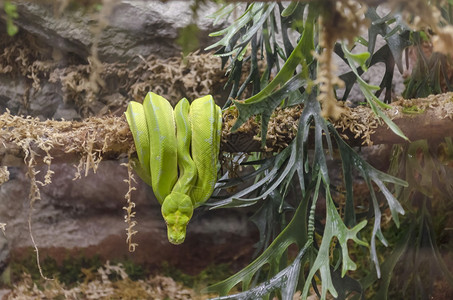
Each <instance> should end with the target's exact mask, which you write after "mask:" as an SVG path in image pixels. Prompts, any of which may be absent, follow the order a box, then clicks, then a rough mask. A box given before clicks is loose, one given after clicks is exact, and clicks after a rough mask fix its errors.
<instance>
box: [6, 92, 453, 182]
mask: <svg viewBox="0 0 453 300" xmlns="http://www.w3.org/2000/svg"><path fill="white" fill-rule="evenodd" d="M413 107H417V110H416V113H413V111H414V109H413ZM302 109H303V106H295V107H291V108H286V109H277V110H276V111H275V114H274V115H273V116H272V117H271V120H270V124H269V130H268V135H267V146H266V149H265V151H279V150H282V149H283V148H285V147H286V146H287V145H288V144H289V143H290V141H291V140H292V139H293V138H294V136H295V134H296V132H297V120H298V118H299V116H300V113H301V111H302ZM386 114H387V115H388V116H389V117H390V118H392V119H393V121H394V122H395V123H396V124H397V125H398V126H399V127H400V128H401V130H402V131H403V132H404V134H405V135H406V136H407V137H408V138H409V139H410V140H411V141H415V140H419V139H441V138H443V137H444V136H450V135H451V134H452V132H453V131H452V129H453V93H446V94H440V95H433V96H430V97H428V98H419V99H414V100H399V101H396V102H394V103H393V104H392V108H391V109H389V110H387V111H386ZM236 118H237V111H236V110H235V109H229V110H226V111H225V112H224V124H223V131H222V142H221V150H222V151H225V152H253V151H260V137H259V132H260V124H259V120H256V119H251V120H249V121H248V122H246V123H245V124H244V125H242V126H241V127H240V128H239V130H238V131H236V132H234V133H232V132H231V131H230V129H231V127H232V125H233V124H234V122H235V120H236ZM0 124H1V130H0V142H1V145H2V147H1V148H0V165H2V166H13V165H21V164H23V163H24V158H25V157H27V156H29V155H30V154H32V155H34V158H35V160H36V163H37V164H40V163H45V164H48V165H49V164H50V161H52V162H54V161H65V162H71V161H73V162H77V161H78V162H79V164H78V169H79V174H80V172H82V171H85V173H86V172H88V170H89V169H90V168H93V169H94V170H96V167H97V164H98V163H99V161H100V160H101V159H104V160H105V159H119V158H122V157H126V156H127V153H128V152H129V151H130V150H131V149H132V151H133V150H134V149H133V147H134V143H133V138H132V134H131V132H130V130H129V127H128V124H127V122H126V119H125V118H124V117H123V116H120V117H118V116H110V117H93V118H88V119H86V120H84V121H81V122H76V121H72V122H71V121H54V120H46V121H39V120H38V119H34V118H30V117H28V118H24V117H18V116H13V115H11V114H9V113H8V112H6V113H4V114H3V115H1V116H0ZM334 125H335V127H336V128H337V129H338V130H339V132H340V134H342V136H343V137H344V138H346V139H347V142H348V143H349V144H350V145H352V146H359V145H365V146H366V145H372V144H394V143H402V142H403V140H402V139H401V138H399V137H398V136H396V135H395V134H394V133H393V132H392V131H391V130H390V129H389V128H388V127H387V126H386V125H385V124H384V123H383V122H380V121H379V120H378V119H377V118H376V117H375V116H374V114H373V113H372V112H371V109H370V108H369V107H367V106H358V107H355V108H347V107H345V114H343V115H342V116H341V117H340V118H339V119H338V120H337V121H335V122H334Z"/></svg>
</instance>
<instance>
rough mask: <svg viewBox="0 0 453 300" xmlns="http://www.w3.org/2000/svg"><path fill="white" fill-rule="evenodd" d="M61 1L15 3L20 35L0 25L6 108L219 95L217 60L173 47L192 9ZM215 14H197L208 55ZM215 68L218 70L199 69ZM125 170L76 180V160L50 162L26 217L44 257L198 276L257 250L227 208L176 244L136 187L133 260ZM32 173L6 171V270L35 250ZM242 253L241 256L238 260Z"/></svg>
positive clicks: (99, 106) (200, 218)
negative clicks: (94, 259)
mask: <svg viewBox="0 0 453 300" xmlns="http://www.w3.org/2000/svg"><path fill="white" fill-rule="evenodd" d="M55 3H56V4H52V2H50V3H49V2H47V3H46V2H42V3H41V2H39V1H38V2H34V1H33V2H25V1H17V2H14V4H15V5H16V6H17V10H18V14H19V18H18V19H17V20H16V21H15V23H16V24H17V25H18V27H19V33H18V34H17V35H16V36H13V37H8V36H7V35H6V28H5V24H4V23H2V22H3V20H1V21H0V45H1V48H0V111H2V112H3V111H5V110H6V109H9V110H10V111H11V112H13V113H15V114H24V115H29V116H32V117H39V118H41V119H47V118H55V119H66V120H80V119H82V118H84V117H87V116H90V115H102V114H110V113H114V114H117V115H119V114H122V112H123V111H124V109H125V105H126V103H127V101H129V100H139V99H142V97H143V96H144V94H145V93H146V92H147V91H148V90H155V91H156V92H157V93H159V94H162V95H166V96H167V97H170V98H171V99H173V98H174V99H173V100H177V99H180V98H181V96H189V97H193V96H194V95H196V94H197V93H202V94H203V93H204V94H206V93H208V92H212V93H215V92H216V91H215V90H213V91H208V89H210V88H218V87H219V85H218V83H219V82H213V81H215V76H220V74H222V75H223V71H221V70H220V68H218V67H219V66H220V62H219V61H218V60H217V59H213V58H212V57H210V56H201V55H199V56H191V57H189V58H188V62H189V64H187V65H183V62H182V61H181V59H180V57H181V56H180V48H179V46H177V44H176V43H175V40H176V38H177V36H178V31H179V30H180V29H181V28H183V27H185V26H187V25H188V24H190V23H191V22H192V21H193V19H192V15H191V12H190V5H191V2H188V1H168V2H165V3H163V2H162V3H161V2H157V1H126V0H123V1H110V2H108V1H105V2H104V5H103V6H102V7H101V8H100V9H97V8H98V7H97V6H96V5H94V4H93V5H92V6H89V5H88V6H76V5H70V6H68V7H66V8H65V9H64V10H63V11H62V12H59V9H60V7H59V3H60V2H55ZM105 3H107V4H108V3H110V4H108V5H107V4H105ZM214 11H215V7H213V6H205V7H202V8H201V9H199V10H198V15H199V17H198V19H197V20H196V21H195V22H196V24H197V25H198V27H199V28H200V36H203V37H205V40H203V39H201V40H200V43H201V45H200V46H201V47H205V46H207V42H208V41H207V40H206V37H207V35H208V33H209V32H212V31H214V30H216V28H214V27H213V26H212V22H211V19H207V18H206V15H209V14H211V13H213V12H214ZM218 26H222V24H220V25H218ZM210 42H212V41H209V43H210ZM96 54H97V55H96ZM197 62H199V63H197ZM210 64H211V68H210V69H211V70H214V69H216V71H211V73H209V72H206V71H205V70H203V68H205V67H206V66H208V67H209V66H210ZM212 64H214V65H215V68H214V67H212ZM212 72H217V73H215V74H214V73H212ZM210 80H212V81H210ZM216 84H217V85H216ZM219 90H220V89H219ZM170 98H169V99H170ZM122 162H124V159H123V160H120V161H104V162H101V163H100V165H99V168H98V170H97V172H96V174H93V173H91V172H90V174H88V176H86V177H84V176H82V178H81V179H78V180H75V181H74V180H73V178H74V174H75V172H76V168H75V167H74V166H73V163H66V164H64V163H63V164H52V166H51V169H52V170H53V171H54V172H55V173H54V175H53V177H52V183H51V184H49V185H47V186H44V187H41V188H40V191H41V200H39V201H37V202H36V203H35V204H34V205H33V210H32V211H31V221H32V222H31V223H32V232H33V236H34V239H35V241H36V244H37V246H38V247H39V249H40V252H41V253H40V255H41V257H45V256H46V255H51V256H53V257H54V258H56V259H63V258H65V257H66V256H67V255H68V253H71V252H80V251H83V252H84V253H86V254H87V255H90V254H95V253H97V254H100V255H101V256H102V257H103V258H105V259H114V258H123V257H125V256H129V257H130V258H131V259H133V260H135V261H137V262H140V263H146V264H159V263H160V262H162V261H164V260H167V261H170V263H172V264H174V265H176V266H177V267H181V268H184V269H186V270H190V271H191V272H193V271H196V270H201V269H202V268H204V267H206V266H207V265H208V264H209V263H212V262H213V261H215V262H217V263H220V262H229V261H232V260H233V261H241V260H243V259H244V258H246V257H247V258H248V257H249V256H250V254H251V253H252V252H253V249H252V245H253V243H254V242H253V240H252V239H250V236H253V235H254V234H255V231H254V227H253V226H252V225H251V224H250V223H249V222H248V220H247V216H246V215H245V214H244V213H242V212H241V213H238V212H237V211H231V210H230V211H228V210H224V211H207V210H203V209H200V210H198V211H197V212H196V214H195V215H194V218H193V221H192V222H191V224H190V225H189V228H188V236H187V240H186V242H185V244H183V245H182V246H179V247H176V246H173V245H171V244H169V243H168V241H167V237H166V228H165V224H164V222H163V219H162V217H161V216H160V206H159V204H158V203H157V201H156V200H155V198H154V196H153V194H152V191H151V189H150V188H149V187H148V186H146V185H145V184H144V183H142V182H141V181H140V180H139V179H138V178H137V191H135V192H133V194H132V198H133V199H132V200H133V201H134V202H135V203H136V205H137V206H136V208H135V211H136V214H137V217H136V219H135V220H136V221H137V222H138V225H137V226H136V227H134V229H135V230H137V231H138V233H137V234H136V235H135V236H134V242H137V243H138V244H139V246H138V248H137V250H136V252H135V253H133V254H131V253H129V252H128V247H127V244H126V242H125V241H126V230H125V229H126V227H127V224H126V223H125V222H124V215H125V211H124V210H123V207H124V206H126V200H125V199H124V195H125V194H126V192H127V189H128V187H127V184H126V183H125V182H124V181H123V180H124V179H125V178H127V169H126V168H125V167H124V166H121V163H122ZM38 170H40V171H41V172H40V174H38V175H37V179H38V180H42V181H43V178H42V177H41V176H44V175H43V174H45V169H44V167H39V166H38ZM26 171H27V170H26V168H25V167H23V168H18V167H10V168H9V172H10V179H9V181H8V182H6V183H4V184H3V185H1V186H0V223H7V226H6V236H5V237H1V236H0V249H2V250H1V256H0V268H2V267H4V266H5V265H6V262H7V261H8V259H10V258H15V257H19V256H20V255H22V254H23V253H25V252H26V251H25V249H26V248H28V247H30V246H32V243H31V238H30V233H29V228H28V219H29V216H30V201H29V189H30V182H29V179H28V178H27V176H26ZM255 236H256V235H255ZM233 248H234V249H235V251H231V250H232V249H233ZM238 248H243V249H245V250H244V251H242V252H241V253H239V254H238V252H237V249H238ZM233 256H234V257H233ZM0 271H1V270H0Z"/></svg>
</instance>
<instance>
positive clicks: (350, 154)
mask: <svg viewBox="0 0 453 300" xmlns="http://www.w3.org/2000/svg"><path fill="white" fill-rule="evenodd" d="M329 130H330V132H331V133H332V134H333V136H334V137H335V141H336V142H337V145H338V149H339V151H340V156H341V159H342V163H343V164H345V163H351V164H352V166H354V167H355V168H356V169H358V170H359V171H360V174H361V175H362V177H363V178H364V180H365V182H366V184H367V186H368V189H369V191H370V195H371V199H372V204H373V211H374V226H373V231H372V236H371V247H370V254H371V259H372V261H373V262H374V264H375V267H376V271H377V274H378V277H380V269H379V261H378V257H377V252H376V240H375V239H376V236H378V238H379V239H380V240H381V242H382V243H383V244H384V245H387V242H386V240H385V238H384V236H383V234H382V231H381V211H380V208H379V204H378V201H377V197H376V194H375V191H374V187H373V185H372V183H371V182H372V181H373V182H374V183H375V184H376V185H377V186H378V187H379V189H380V190H381V191H382V193H383V195H384V196H385V198H386V200H387V203H388V205H389V208H390V212H391V214H392V218H393V220H394V222H395V224H397V225H398V226H399V220H398V214H404V209H403V207H402V206H401V204H400V203H399V202H398V200H396V198H395V196H394V195H393V194H392V193H390V191H389V190H388V188H387V187H386V186H385V185H384V182H387V183H392V184H394V185H398V186H403V187H407V186H408V183H407V182H406V181H404V180H401V179H399V178H396V177H394V176H391V175H389V174H386V173H384V172H381V171H379V170H377V169H375V168H374V167H372V166H371V165H370V164H368V163H367V162H366V161H365V160H364V159H363V158H361V157H360V156H359V155H358V154H357V153H356V152H355V151H354V150H353V149H352V148H351V147H350V146H349V145H348V144H347V143H346V142H345V141H344V140H343V139H342V138H341V137H340V135H339V134H338V132H337V131H336V129H335V127H334V126H333V125H332V124H329ZM343 171H344V172H346V173H345V174H343V176H344V178H345V180H346V179H348V178H349V179H348V181H349V182H350V178H351V176H352V175H351V174H350V172H351V171H352V169H351V168H350V167H343ZM345 183H346V181H345ZM346 190H348V186H347V185H346ZM347 193H352V187H350V191H349V192H347Z"/></svg>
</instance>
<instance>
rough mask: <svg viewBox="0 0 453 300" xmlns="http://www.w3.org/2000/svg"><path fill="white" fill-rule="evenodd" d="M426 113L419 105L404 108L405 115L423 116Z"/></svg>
mask: <svg viewBox="0 0 453 300" xmlns="http://www.w3.org/2000/svg"><path fill="white" fill-rule="evenodd" d="M424 111H425V110H424V109H423V108H420V107H418V106H417V105H412V106H408V107H403V113H405V114H421V113H423V112H424Z"/></svg>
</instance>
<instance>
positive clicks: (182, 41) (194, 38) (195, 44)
mask: <svg viewBox="0 0 453 300" xmlns="http://www.w3.org/2000/svg"><path fill="white" fill-rule="evenodd" d="M199 32H200V29H199V28H198V26H197V25H196V24H189V25H187V26H186V27H183V28H181V29H180V30H179V31H178V39H177V40H176V43H177V44H178V45H179V46H181V48H182V53H183V55H184V56H187V55H188V54H189V53H190V52H194V51H195V50H198V48H199V47H200V43H199V41H198V34H199Z"/></svg>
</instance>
